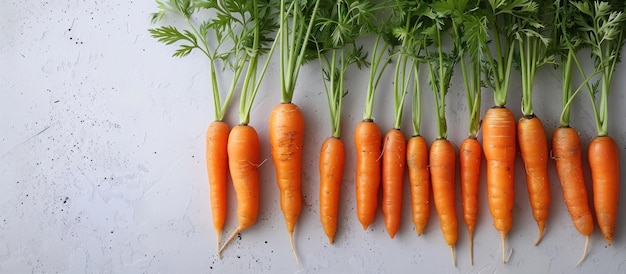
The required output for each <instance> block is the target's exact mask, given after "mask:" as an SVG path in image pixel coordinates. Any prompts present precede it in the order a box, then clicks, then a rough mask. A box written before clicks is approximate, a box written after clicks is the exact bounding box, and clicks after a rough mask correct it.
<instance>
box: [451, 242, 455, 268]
mask: <svg viewBox="0 0 626 274" xmlns="http://www.w3.org/2000/svg"><path fill="white" fill-rule="evenodd" d="M450 252H451V253H452V266H454V267H456V255H455V254H454V246H453V245H451V246H450Z"/></svg>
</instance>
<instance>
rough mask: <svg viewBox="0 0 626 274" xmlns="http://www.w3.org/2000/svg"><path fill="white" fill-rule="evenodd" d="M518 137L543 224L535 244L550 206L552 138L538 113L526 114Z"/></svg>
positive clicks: (542, 225) (539, 222) (541, 224)
mask: <svg viewBox="0 0 626 274" xmlns="http://www.w3.org/2000/svg"><path fill="white" fill-rule="evenodd" d="M517 138H518V143H519V147H520V151H521V155H522V160H523V161H524V166H525V168H526V185H527V187H528V196H529V198H530V205H531V207H532V210H533V217H534V218H535V221H536V222H537V226H538V227H539V235H538V236H537V240H536V241H535V245H537V244H539V242H540V241H541V238H542V237H543V233H544V229H545V226H546V220H547V219H548V210H549V207H550V183H549V181H548V141H547V140H546V133H545V131H544V129H543V124H542V123H541V120H540V119H539V118H538V117H537V116H535V115H525V116H524V117H522V118H521V119H520V120H519V122H518V124H517Z"/></svg>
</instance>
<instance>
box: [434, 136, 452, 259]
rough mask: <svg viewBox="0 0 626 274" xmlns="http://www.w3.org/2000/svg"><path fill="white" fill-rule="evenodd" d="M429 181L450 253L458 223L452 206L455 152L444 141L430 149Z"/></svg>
mask: <svg viewBox="0 0 626 274" xmlns="http://www.w3.org/2000/svg"><path fill="white" fill-rule="evenodd" d="M429 160H430V161H429V162H430V179H431V183H432V187H433V200H434V202H435V209H436V210H437V215H438V216H439V223H440V225H441V231H442V232H443V238H444V239H445V241H446V243H447V244H448V246H450V250H451V251H452V260H453V262H454V261H456V260H455V259H454V246H455V245H456V241H457V237H458V230H457V226H458V222H457V218H456V210H455V206H454V201H455V198H454V189H455V182H454V168H455V161H456V152H455V151H454V146H453V145H452V143H450V141H448V140H446V139H437V140H435V141H434V142H433V144H432V145H431V147H430V158H429Z"/></svg>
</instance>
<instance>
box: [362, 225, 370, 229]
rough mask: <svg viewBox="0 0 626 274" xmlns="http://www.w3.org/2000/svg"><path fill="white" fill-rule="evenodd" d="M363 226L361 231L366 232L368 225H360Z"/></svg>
mask: <svg viewBox="0 0 626 274" xmlns="http://www.w3.org/2000/svg"><path fill="white" fill-rule="evenodd" d="M361 225H362V226H363V230H367V228H368V227H369V225H367V224H361Z"/></svg>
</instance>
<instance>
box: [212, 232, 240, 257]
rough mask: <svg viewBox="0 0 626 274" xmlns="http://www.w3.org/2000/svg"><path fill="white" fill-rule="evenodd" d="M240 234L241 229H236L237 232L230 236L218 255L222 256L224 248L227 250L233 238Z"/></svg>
mask: <svg viewBox="0 0 626 274" xmlns="http://www.w3.org/2000/svg"><path fill="white" fill-rule="evenodd" d="M239 232H241V227H237V229H235V231H233V233H232V234H230V237H228V239H227V240H226V242H224V244H223V245H222V248H220V249H219V251H217V253H218V254H220V256H221V254H222V251H224V248H226V246H227V245H228V243H230V241H232V240H233V238H235V235H237V234H238V233H239Z"/></svg>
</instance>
